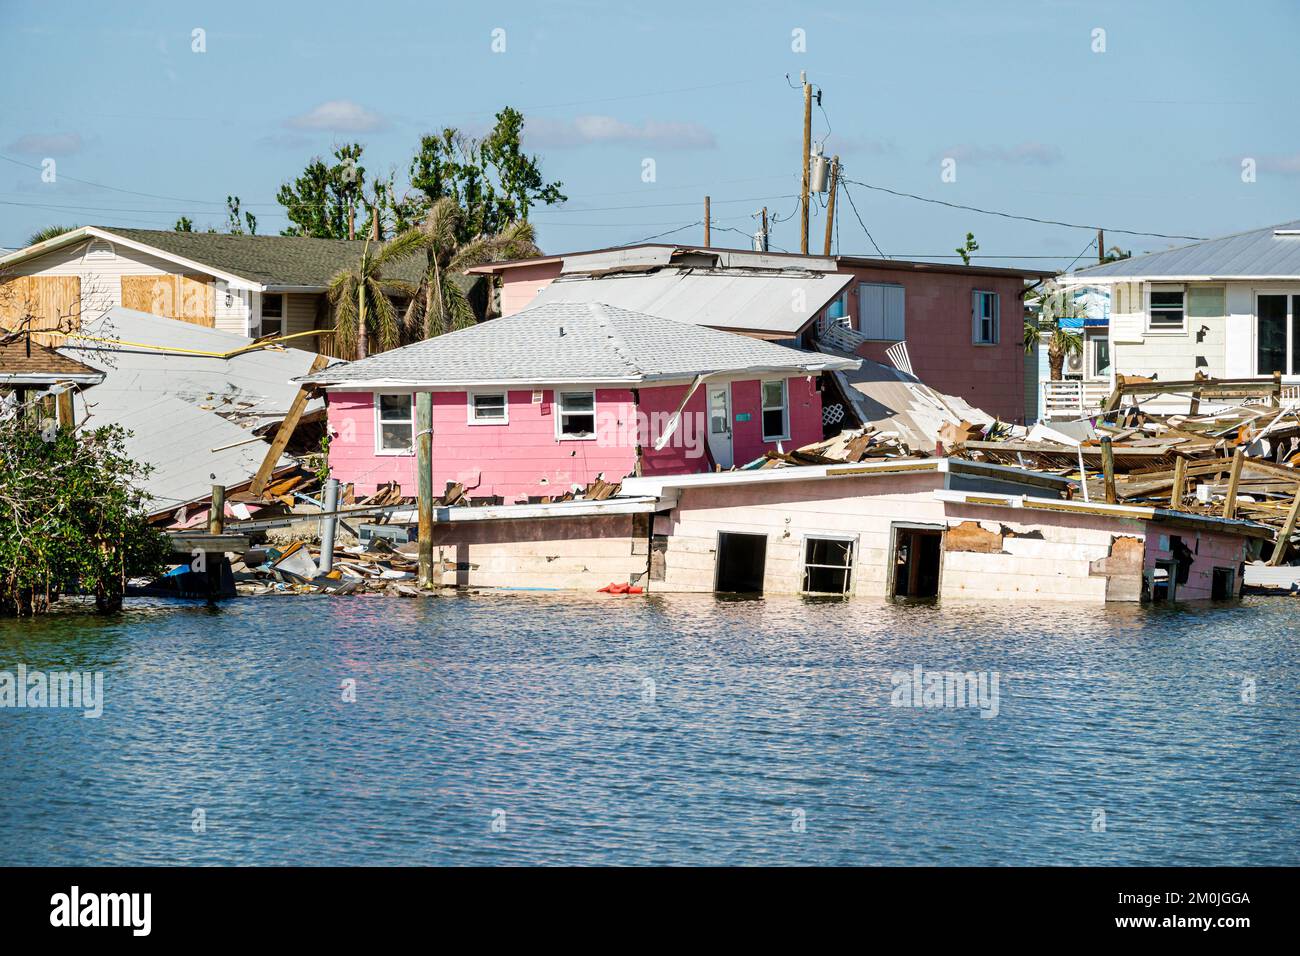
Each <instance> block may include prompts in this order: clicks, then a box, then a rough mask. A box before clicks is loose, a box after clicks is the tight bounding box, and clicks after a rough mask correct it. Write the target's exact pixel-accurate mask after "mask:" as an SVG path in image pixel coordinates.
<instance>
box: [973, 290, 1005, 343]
mask: <svg viewBox="0 0 1300 956" xmlns="http://www.w3.org/2000/svg"><path fill="white" fill-rule="evenodd" d="M970 300H971V333H970V334H971V342H973V343H974V344H975V345H997V344H998V335H999V332H1000V322H1001V318H1002V307H1001V303H1000V301H999V298H998V294H997V293H996V292H982V291H975V292H972V293H971V295H970Z"/></svg>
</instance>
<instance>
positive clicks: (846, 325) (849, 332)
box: [817, 316, 866, 352]
mask: <svg viewBox="0 0 1300 956" xmlns="http://www.w3.org/2000/svg"><path fill="white" fill-rule="evenodd" d="M817 337H818V339H819V340H820V341H821V342H822V343H824V344H825V345H829V346H830V347H831V348H834V349H840V350H841V351H844V352H856V351H857V350H858V346H860V345H861V344H862V343H863V342H865V341H866V339H865V338H863V336H862V334H861V333H859V332H858V331H857V330H856V329H854V328H853V326H852V324H851V323H850V320H849V317H848V316H841V317H839V318H838V319H831V318H827V317H826V316H823V317H822V319H821V321H820V322H819V323H818V327H817Z"/></svg>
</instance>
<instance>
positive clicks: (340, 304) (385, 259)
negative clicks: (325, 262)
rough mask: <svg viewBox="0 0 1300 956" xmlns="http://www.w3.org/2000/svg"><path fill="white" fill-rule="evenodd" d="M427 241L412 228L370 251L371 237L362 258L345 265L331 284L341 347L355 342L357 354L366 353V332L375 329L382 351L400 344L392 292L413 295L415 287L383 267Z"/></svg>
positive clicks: (336, 332)
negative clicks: (348, 266)
mask: <svg viewBox="0 0 1300 956" xmlns="http://www.w3.org/2000/svg"><path fill="white" fill-rule="evenodd" d="M427 242H428V239H427V238H426V237H425V236H424V235H423V234H422V233H420V232H418V231H417V230H414V229H412V230H411V231H409V232H404V233H402V234H401V235H400V236H397V237H396V238H394V239H391V240H389V241H388V242H385V243H383V244H381V245H379V246H378V248H377V249H376V250H375V251H371V245H370V244H371V240H369V239H367V240H366V244H365V245H364V246H363V247H362V251H361V259H360V260H359V261H358V262H357V264H356V266H355V267H354V268H352V269H343V270H341V271H340V272H339V273H338V274H337V275H335V276H334V278H333V279H331V280H330V284H329V299H330V303H331V305H333V307H334V337H335V342H336V343H337V347H338V349H339V351H341V352H346V351H347V344H346V343H349V342H355V343H356V344H355V348H354V349H353V352H354V356H355V357H356V358H359V359H363V358H365V357H366V349H367V336H368V335H369V334H370V332H371V330H374V332H375V334H376V336H377V337H378V339H379V350H380V351H381V352H384V351H387V350H388V349H392V348H396V347H397V346H398V345H399V344H400V340H401V330H400V328H399V320H398V316H397V310H396V309H395V308H393V300H392V299H391V298H390V296H394V295H400V296H411V295H414V294H415V287H414V286H412V285H411V283H409V282H403V281H402V280H400V279H388V278H385V277H384V274H383V273H384V269H385V268H386V267H387V266H390V265H392V264H393V263H396V262H401V261H402V260H403V259H409V258H410V257H411V256H413V255H415V254H416V253H417V252H419V251H420V250H421V249H422V248H424V246H425V244H426V243H427Z"/></svg>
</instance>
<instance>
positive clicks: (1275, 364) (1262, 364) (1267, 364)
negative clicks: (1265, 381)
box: [1255, 292, 1300, 375]
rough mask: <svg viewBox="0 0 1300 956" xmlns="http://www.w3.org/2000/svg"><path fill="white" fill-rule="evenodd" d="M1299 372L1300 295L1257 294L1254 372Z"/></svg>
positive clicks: (1269, 373) (1294, 373)
mask: <svg viewBox="0 0 1300 956" xmlns="http://www.w3.org/2000/svg"><path fill="white" fill-rule="evenodd" d="M1274 372H1281V373H1282V374H1283V375H1300V295H1295V294H1293V293H1288V292H1258V293H1256V294H1255V374H1256V375H1272V374H1273V373H1274Z"/></svg>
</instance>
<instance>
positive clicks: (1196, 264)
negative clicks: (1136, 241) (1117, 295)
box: [1071, 220, 1300, 279]
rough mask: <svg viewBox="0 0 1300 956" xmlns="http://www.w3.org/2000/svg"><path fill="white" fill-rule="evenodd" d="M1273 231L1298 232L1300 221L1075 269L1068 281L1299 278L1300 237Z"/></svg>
mask: <svg viewBox="0 0 1300 956" xmlns="http://www.w3.org/2000/svg"><path fill="white" fill-rule="evenodd" d="M1277 230H1291V231H1294V230H1300V220H1296V221H1294V222H1284V223H1281V224H1280V225H1276V226H1266V227H1265V228H1263V229H1252V230H1250V231H1249V232H1239V233H1236V234H1235V235H1231V236H1222V237H1220V238H1218V239H1205V240H1202V241H1201V242H1194V243H1192V244H1191V245H1189V246H1180V247H1179V248H1177V249H1169V250H1166V251H1165V252H1152V253H1150V254H1148V255H1145V256H1134V257H1133V258H1132V259H1121V260H1119V261H1118V262H1108V263H1107V264H1106V265H1104V266H1093V267H1092V268H1090V269H1080V270H1078V271H1077V272H1073V273H1071V276H1077V277H1080V278H1097V279H1102V278H1126V277H1131V278H1148V277H1149V278H1156V279H1158V278H1170V279H1173V278H1192V277H1202V276H1203V277H1207V278H1214V279H1231V278H1245V277H1248V276H1249V277H1255V276H1258V277H1267V278H1278V279H1281V278H1300V235H1290V236H1279V235H1276V234H1275V232H1276V231H1277Z"/></svg>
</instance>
